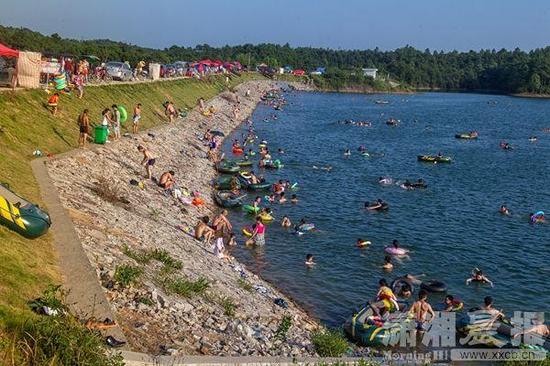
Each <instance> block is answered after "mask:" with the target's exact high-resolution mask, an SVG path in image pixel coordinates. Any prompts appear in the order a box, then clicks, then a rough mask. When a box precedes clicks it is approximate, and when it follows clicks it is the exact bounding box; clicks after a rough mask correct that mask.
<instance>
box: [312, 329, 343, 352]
mask: <svg viewBox="0 0 550 366" xmlns="http://www.w3.org/2000/svg"><path fill="white" fill-rule="evenodd" d="M311 341H312V342H313V345H314V346H315V351H317V353H318V354H319V356H321V357H340V356H342V355H343V354H344V353H346V351H347V350H348V349H349V344H348V341H347V340H346V339H345V338H344V335H343V334H342V332H340V331H337V330H332V329H324V330H321V331H318V332H315V333H313V334H312V335H311Z"/></svg>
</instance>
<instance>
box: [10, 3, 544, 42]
mask: <svg viewBox="0 0 550 366" xmlns="http://www.w3.org/2000/svg"><path fill="white" fill-rule="evenodd" d="M0 9H1V11H0V24H1V25H9V26H17V27H26V28H30V29H32V30H35V31H38V32H41V33H44V34H48V35H50V34H52V33H58V34H59V35H61V36H62V37H68V38H75V39H97V38H108V39H112V40H115V41H124V42H128V43H132V44H137V45H140V46H145V47H152V48H165V47H170V46H172V45H179V46H195V45H197V44H204V43H207V44H209V45H211V46H223V45H226V44H229V45H236V44H244V43H253V44H257V43H278V44H285V43H287V42H288V43H289V44H290V45H291V46H313V47H323V48H333V49H372V48H375V47H379V48H380V49H383V50H389V49H395V48H398V47H403V46H405V45H410V46H414V47H416V48H418V49H422V50H423V49H425V48H429V49H431V50H447V51H448V50H454V49H456V50H459V51H467V50H470V49H473V50H479V49H482V48H483V49H493V48H494V49H500V48H507V49H514V48H516V47H519V48H521V49H524V50H530V49H533V48H538V47H544V46H546V45H549V44H550V39H549V38H548V35H549V34H550V1H549V0H376V1H371V0H340V1H338V0H261V1H260V0H257V1H254V0H206V1H197V0H195V1H189V0H148V1H145V0H132V1H130V0H85V1H84V0H16V1H13V0H0Z"/></svg>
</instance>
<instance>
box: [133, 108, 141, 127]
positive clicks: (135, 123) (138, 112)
mask: <svg viewBox="0 0 550 366" xmlns="http://www.w3.org/2000/svg"><path fill="white" fill-rule="evenodd" d="M140 119H141V103H138V104H136V106H135V107H134V116H133V117H132V132H133V133H134V134H136V133H138V123H139V120H140Z"/></svg>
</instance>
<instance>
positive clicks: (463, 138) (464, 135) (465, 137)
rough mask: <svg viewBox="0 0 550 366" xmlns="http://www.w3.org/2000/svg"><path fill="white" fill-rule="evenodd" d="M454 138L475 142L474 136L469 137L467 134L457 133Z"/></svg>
mask: <svg viewBox="0 0 550 366" xmlns="http://www.w3.org/2000/svg"><path fill="white" fill-rule="evenodd" d="M455 138H457V139H462V140H475V139H477V136H476V135H473V136H472V135H470V134H469V133H457V134H456V135H455Z"/></svg>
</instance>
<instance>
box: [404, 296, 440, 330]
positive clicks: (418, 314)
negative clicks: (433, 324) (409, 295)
mask: <svg viewBox="0 0 550 366" xmlns="http://www.w3.org/2000/svg"><path fill="white" fill-rule="evenodd" d="M427 299H428V292H427V291H426V290H420V292H419V293H418V300H417V301H416V302H415V303H414V304H413V306H412V307H411V310H409V313H410V314H412V315H413V316H414V320H415V322H416V330H417V331H418V332H424V331H425V330H426V328H425V327H424V324H426V323H427V322H430V321H431V320H432V319H433V318H434V316H435V314H434V311H433V309H432V307H431V305H430V304H428V302H427V301H426V300H427ZM428 314H430V318H429V319H428V318H427V315H428Z"/></svg>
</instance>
